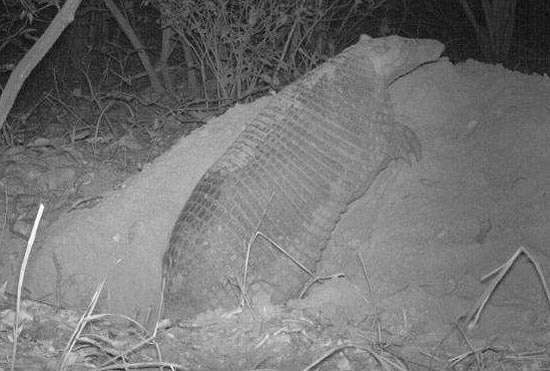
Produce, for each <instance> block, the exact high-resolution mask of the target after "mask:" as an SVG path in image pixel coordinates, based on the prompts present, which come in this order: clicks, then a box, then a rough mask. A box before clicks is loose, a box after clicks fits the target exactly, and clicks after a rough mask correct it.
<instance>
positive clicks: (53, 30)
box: [0, 0, 82, 129]
mask: <svg viewBox="0 0 550 371" xmlns="http://www.w3.org/2000/svg"><path fill="white" fill-rule="evenodd" d="M81 2H82V0H67V1H66V2H65V4H64V5H63V7H62V8H61V10H60V11H59V13H57V15H56V16H55V18H54V19H53V21H52V23H51V24H50V25H49V26H48V28H47V29H46V31H45V32H44V34H42V36H41V37H40V39H38V41H37V42H36V43H35V44H34V45H33V46H32V48H31V49H30V50H29V51H28V52H27V54H25V56H24V57H23V59H21V61H19V63H17V66H16V67H15V70H13V72H12V73H11V75H10V78H9V79H8V82H7V84H6V86H5V87H4V90H3V91H2V96H0V129H1V128H2V127H3V126H4V122H5V121H6V118H7V117H8V113H9V112H10V110H11V108H12V107H13V103H14V102H15V99H16V98H17V94H18V93H19V90H21V87H22V86H23V83H24V82H25V80H26V79H27V77H29V75H30V74H31V72H32V70H33V69H34V67H36V65H37V64H38V63H39V62H40V61H41V60H42V58H44V56H45V55H46V53H47V52H48V51H49V50H50V49H51V47H52V45H53V44H54V43H55V42H56V41H57V39H58V38H59V36H60V35H61V33H62V32H63V30H65V28H67V26H68V25H69V24H71V22H72V21H73V20H74V14H75V13H76V10H77V9H78V7H79V6H80V3H81Z"/></svg>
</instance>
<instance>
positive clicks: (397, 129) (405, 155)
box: [386, 122, 422, 166]
mask: <svg viewBox="0 0 550 371" xmlns="http://www.w3.org/2000/svg"><path fill="white" fill-rule="evenodd" d="M391 126H392V128H391V129H390V130H389V132H387V135H386V140H387V142H388V145H389V149H390V151H389V154H390V156H391V157H392V158H393V159H395V160H399V159H402V160H404V161H405V162H406V163H407V164H408V165H409V166H411V165H412V161H413V158H414V160H416V161H417V162H418V161H420V160H421V158H422V146H421V144H420V140H419V139H418V136H417V135H416V133H415V132H414V131H413V130H411V129H410V128H409V127H408V126H406V125H403V124H401V123H398V122H395V123H393V124H392V125H391ZM411 155H412V156H411Z"/></svg>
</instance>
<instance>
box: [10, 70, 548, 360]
mask: <svg viewBox="0 0 550 371" xmlns="http://www.w3.org/2000/svg"><path fill="white" fill-rule="evenodd" d="M390 91H391V95H392V99H393V102H394V107H395V111H396V113H397V116H398V118H399V120H400V121H401V122H402V123H404V124H406V125H408V126H409V127H410V128H412V129H413V130H414V131H415V132H416V133H417V135H418V136H419V138H420V140H421V142H422V152H423V157H422V159H421V160H420V161H419V162H418V163H415V164H412V166H408V165H407V164H404V163H401V162H397V163H394V164H392V166H391V167H390V168H389V169H387V170H386V171H384V172H383V173H382V174H381V175H380V176H379V177H378V179H377V180H376V182H375V184H374V185H373V186H372V187H371V189H369V190H368V192H367V194H366V195H365V196H364V197H363V198H361V199H359V200H357V201H356V202H355V203H353V204H352V205H351V207H350V208H349V210H348V212H347V213H346V214H345V215H344V216H343V217H342V220H341V221H340V222H339V224H338V226H337V228H336V230H335V231H334V233H333V237H332V239H331V241H330V243H329V245H328V247H327V248H326V250H325V251H324V253H323V260H322V262H321V264H320V266H319V269H318V273H319V275H320V276H324V277H328V278H327V279H326V280H322V281H321V282H318V283H315V284H314V285H312V286H311V287H310V289H309V290H308V294H307V295H306V297H305V298H303V299H301V300H294V301H292V302H289V303H288V304H287V305H285V306H275V305H272V304H271V303H270V302H269V301H268V300H265V301H263V302H256V303H253V310H250V308H248V307H245V308H242V309H239V308H238V302H237V301H236V305H235V311H232V312H227V311H221V310H218V311H211V312H206V313H202V314H200V315H198V316H197V317H194V318H190V319H185V320H183V321H179V322H176V321H166V320H163V321H161V322H160V323H159V327H157V329H158V332H157V334H156V335H157V336H156V338H155V342H156V344H157V348H155V347H152V346H149V347H142V348H140V349H139V351H138V352H135V353H134V354H133V355H131V356H129V357H128V358H127V362H151V363H156V364H159V363H158V362H159V354H162V360H163V361H165V362H172V363H177V364H179V365H180V367H181V369H185V370H243V371H244V370H275V369H276V370H305V369H308V368H307V367H311V368H309V369H318V370H379V369H405V368H404V367H405V366H406V367H408V369H411V370H427V369H432V370H441V369H457V370H459V369H460V370H468V369H472V370H473V369H484V370H515V369H518V370H535V369H544V368H545V367H546V368H548V367H550V358H549V356H548V347H549V344H550V335H549V334H550V332H549V330H550V325H549V321H548V319H549V314H550V306H549V301H548V298H547V297H546V296H545V294H544V290H543V284H542V281H541V280H540V278H541V277H540V276H539V275H537V270H536V266H535V264H533V262H536V263H537V264H538V265H539V267H541V269H542V271H543V272H548V271H549V270H550V252H549V248H550V226H549V223H550V146H548V143H549V142H550V120H549V119H548V117H549V113H550V112H549V109H548V102H549V101H550V82H549V79H548V77H546V76H537V75H533V76H527V75H523V74H520V73H515V72H510V71H507V70H505V69H504V68H502V67H500V66H491V65H486V64H482V63H478V62H475V61H468V62H466V63H462V64H459V65H452V64H451V63H449V62H448V61H446V60H441V61H440V62H437V63H432V64H428V65H425V66H422V67H421V68H419V69H417V70H416V71H414V72H413V73H411V74H409V75H407V76H404V77H402V78H401V79H400V80H398V81H396V82H395V83H394V84H393V85H392V86H391V89H390ZM269 99H271V98H270V97H265V98H262V99H260V100H258V101H256V102H254V103H252V104H249V105H238V106H236V107H234V108H232V109H230V110H229V111H228V112H226V113H225V114H224V115H222V116H220V117H217V118H215V119H213V120H211V121H210V122H209V123H208V124H207V125H206V126H204V127H203V128H201V129H198V130H195V131H194V132H193V133H192V134H191V135H189V136H186V137H183V138H181V139H180V140H179V141H178V142H177V143H176V144H174V145H173V146H172V147H171V148H170V149H169V150H167V151H166V152H165V153H164V154H162V155H160V156H159V157H158V158H156V159H155V160H154V161H152V162H150V163H148V164H146V165H144V166H143V167H142V170H141V171H139V172H137V173H134V174H133V175H130V176H128V177H126V176H127V173H124V174H122V175H121V174H118V175H117V173H116V171H115V169H116V167H115V166H107V165H106V163H105V162H101V163H98V162H97V161H96V162H93V161H88V160H83V159H82V158H81V157H80V156H81V155H79V153H81V151H79V150H76V149H74V146H72V147H70V146H69V147H67V146H46V147H44V146H34V147H28V146H27V147H25V148H21V149H19V150H17V151H16V150H14V149H8V150H6V151H4V153H3V155H2V158H1V161H2V162H3V163H4V165H5V166H4V170H3V174H1V175H2V177H1V180H2V186H3V187H4V189H5V192H4V193H5V194H6V195H8V193H9V194H13V193H14V192H15V190H20V192H19V193H17V194H18V195H23V194H25V195H27V194H32V195H36V194H47V195H50V198H49V199H48V200H47V201H49V202H48V203H46V206H47V210H50V211H51V212H50V213H47V215H46V220H45V225H44V226H43V227H42V229H40V230H39V242H38V243H37V245H38V248H37V249H36V250H35V251H33V252H32V258H31V263H30V266H29V268H28V272H27V280H26V288H27V290H28V291H26V294H27V296H28V297H30V298H33V299H35V300H36V299H40V300H41V301H42V302H46V303H47V304H38V303H36V302H33V301H31V300H25V301H24V302H23V303H22V304H23V312H22V313H23V314H24V315H25V318H27V320H26V322H24V326H23V331H22V332H21V336H20V340H19V341H20V350H19V353H18V354H19V356H18V357H17V359H18V361H17V364H18V367H19V369H39V368H40V367H42V369H55V367H56V362H57V361H59V360H60V359H61V357H62V353H63V348H64V346H65V344H67V342H68V339H69V336H70V333H71V331H72V327H71V326H74V325H75V324H76V322H77V321H78V318H79V315H80V314H81V313H83V310H84V309H85V308H86V307H87V306H88V305H89V303H90V300H91V297H92V296H93V293H94V290H95V288H96V287H97V285H98V284H99V282H101V281H102V280H103V279H105V280H106V284H105V287H104V289H103V292H102V298H101V300H100V302H99V304H98V306H97V307H96V308H95V313H119V314H120V313H122V314H124V315H127V316H129V317H132V318H134V319H136V320H138V321H139V322H140V323H142V324H143V325H144V326H145V327H146V328H147V329H148V330H145V329H138V326H137V325H131V324H130V322H129V321H126V320H124V319H121V318H120V316H109V317H105V318H103V317H102V318H98V319H95V321H93V322H94V323H90V324H89V325H88V326H87V327H86V329H85V331H84V332H85V333H86V334H88V335H81V336H80V338H79V340H78V342H77V345H78V346H77V347H75V348H74V351H73V352H72V353H71V356H69V357H67V359H68V360H67V364H69V365H72V367H73V368H72V369H84V366H78V365H79V364H83V363H86V362H87V363H88V364H90V365H92V364H93V365H95V366H98V365H100V364H101V363H102V362H104V361H105V360H106V359H108V356H109V355H112V354H117V352H123V351H125V350H127V349H130V348H131V347H132V345H133V344H135V343H138V342H140V341H142V340H143V339H147V334H149V331H151V330H152V329H153V328H155V325H156V324H157V319H158V306H159V302H160V286H161V280H160V279H161V277H160V264H161V257H162V253H163V252H164V250H165V249H166V247H167V241H168V238H169V235H170V230H171V226H172V225H173V223H174V221H175V219H176V218H177V215H178V212H179V211H180V210H181V208H182V207H183V204H184V203H185V200H186V199H187V197H188V195H189V194H190V192H191V191H192V189H193V187H194V185H195V184H196V183H197V181H198V180H199V178H200V177H201V175H202V174H203V173H204V172H205V171H206V169H208V167H209V166H210V165H211V164H212V163H213V162H214V161H215V160H216V159H217V158H218V157H219V156H220V155H221V154H222V153H223V151H224V150H225V148H227V146H229V144H231V142H232V141H233V140H234V139H235V138H236V136H237V135H238V134H239V133H240V132H241V131H242V129H243V128H244V125H245V124H246V122H247V121H249V120H250V119H251V118H252V117H253V116H254V115H255V114H256V113H257V112H258V111H259V110H261V108H262V107H263V105H264V104H266V102H267V101H268V100H269ZM139 152H143V151H139V150H137V151H136V156H137V153H139ZM37 153H38V155H37ZM46 155H49V156H50V157H51V159H50V160H49V161H46V160H44V158H45V157H44V156H46ZM52 159H55V161H54V160H52ZM61 159H65V160H63V161H61ZM52 163H55V164H56V165H55V166H52ZM10 164H12V167H10V166H9V165H10ZM16 165H17V166H16ZM140 168H141V167H140ZM10 169H11V170H10ZM90 174H93V176H90ZM77 180H79V182H77ZM29 184H36V187H35V188H34V193H32V191H33V189H30V190H29V189H27V188H28V185H29ZM8 186H9V187H8ZM113 186H114V187H113ZM26 187H27V188H26ZM113 188H114V189H113ZM51 189H58V190H59V189H62V190H64V191H63V192H61V191H59V192H58V193H56V197H53V196H51V192H48V190H51ZM8 191H9V192H8ZM41 192H42V193H41ZM8 199H9V198H8V197H6V200H8ZM25 200H27V201H25ZM29 200H34V198H32V197H28V198H27V199H25V197H23V196H19V197H18V198H17V202H19V203H11V204H10V203H6V202H5V203H4V206H5V210H7V211H6V212H5V215H6V218H5V220H6V222H5V223H4V225H9V226H10V231H8V230H7V226H6V227H5V229H4V234H3V235H2V237H3V239H2V246H1V248H2V251H3V257H4V258H3V259H2V266H1V267H2V270H1V271H0V278H2V280H3V281H2V282H4V281H7V282H8V285H7V287H6V288H5V289H4V290H2V292H1V294H2V300H1V303H2V308H1V309H4V311H2V312H0V318H1V321H0V352H1V353H2V359H8V358H9V357H10V356H11V343H10V339H11V338H10V336H11V327H10V325H11V323H13V320H11V321H10V318H12V317H10V316H12V315H13V309H14V306H13V297H12V296H11V295H10V293H13V292H15V291H14V285H15V281H16V279H17V276H18V271H19V267H20V258H21V256H22V250H23V248H24V246H25V243H26V241H25V240H24V239H21V238H20V237H18V236H19V235H20V236H26V235H27V234H28V231H29V229H30V223H31V222H32V217H33V216H34V212H35V208H36V205H35V204H34V203H32V202H31V201H29ZM84 201H86V202H84ZM88 202H90V203H88ZM54 205H55V206H54ZM22 210H24V211H25V212H24V213H23V212H22ZM10 213H11V214H10ZM12 214H13V215H12ZM10 215H12V216H10ZM8 222H9V223H8ZM14 226H15V227H14ZM520 248H523V249H524V250H519V249H520ZM517 251H525V252H527V253H528V254H529V256H527V255H526V254H520V256H519V257H518V259H517V260H515V261H514V264H513V265H512V267H511V269H510V270H509V271H508V272H507V273H506V275H505V276H504V279H503V280H502V282H500V284H499V285H497V286H496V288H495V289H494V290H493V291H491V293H492V295H491V296H490V297H489V298H488V301H487V303H486V306H483V308H482V310H481V311H480V316H479V318H478V320H477V322H472V318H476V317H475V316H472V314H475V309H476V308H478V305H479V300H480V299H481V298H483V295H484V293H486V290H487V289H488V288H490V287H491V282H492V279H494V278H495V276H496V275H495V274H493V275H491V276H490V277H488V278H487V279H486V280H485V281H483V282H482V281H481V279H482V278H483V277H484V276H486V275H488V274H490V273H492V272H493V271H494V270H495V269H497V268H498V267H500V266H501V265H502V264H504V263H505V262H506V261H508V259H510V258H511V257H513V256H514V254H515V253H516V252H517ZM528 258H531V259H528ZM501 272H502V271H501ZM546 277H547V278H550V277H549V276H548V274H546ZM68 309H70V310H68ZM26 316H28V317H26ZM183 317H184V316H183ZM89 333H95V335H93V336H92V335H89ZM155 349H156V351H155ZM323 356H326V357H325V358H324V357H323ZM453 357H458V358H456V359H453ZM453 362H454V363H453ZM381 364H382V366H381ZM105 365H106V366H107V365H108V364H105ZM2 367H3V368H7V366H6V365H3V364H1V363H0V368H2ZM78 367H82V368H78ZM143 367H144V366H143ZM134 368H135V367H134ZM104 369H108V368H104Z"/></svg>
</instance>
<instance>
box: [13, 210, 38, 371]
mask: <svg viewBox="0 0 550 371" xmlns="http://www.w3.org/2000/svg"><path fill="white" fill-rule="evenodd" d="M43 212H44V204H42V203H41V204H40V206H39V207H38V213H37V214H36V218H35V219H34V224H33V226H32V230H31V235H30V237H29V239H28V240H27V248H26V249H25V256H24V257H23V263H22V264H21V269H20V270H19V281H18V283H17V302H16V308H15V319H14V324H13V349H12V354H11V371H13V370H15V356H16V354H17V336H19V313H20V311H21V291H22V290H23V279H24V278H25V271H26V270H27V264H28V262H29V256H30V255H31V250H32V246H33V245H34V240H35V238H36V231H37V230H38V224H39V223H40V219H42V213H43Z"/></svg>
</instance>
